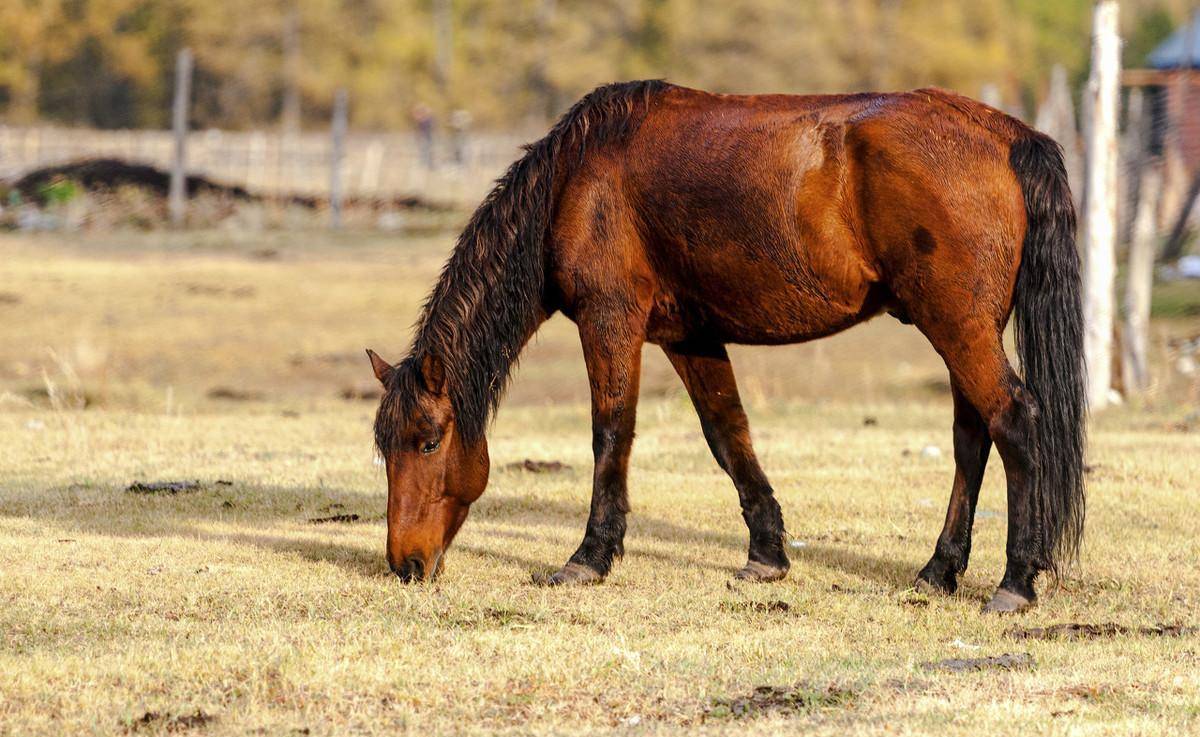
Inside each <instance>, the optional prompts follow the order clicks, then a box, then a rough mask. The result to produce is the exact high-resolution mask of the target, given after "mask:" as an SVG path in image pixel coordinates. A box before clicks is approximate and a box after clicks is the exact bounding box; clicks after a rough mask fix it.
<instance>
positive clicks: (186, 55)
mask: <svg viewBox="0 0 1200 737" xmlns="http://www.w3.org/2000/svg"><path fill="white" fill-rule="evenodd" d="M191 93H192V50H191V49H187V48H184V49H180V50H179V55H178V56H177V57H176V60H175V102H174V105H173V106H172V109H171V130H172V132H173V134H174V137H175V155H174V157H173V158H172V159H171V185H170V190H169V191H168V193H167V209H168V212H169V213H170V216H171V225H173V226H175V227H179V226H181V225H183V219H184V217H185V216H186V215H187V171H186V170H187V129H188V99H189V98H190V97H191Z"/></svg>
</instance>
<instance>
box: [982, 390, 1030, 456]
mask: <svg viewBox="0 0 1200 737" xmlns="http://www.w3.org/2000/svg"><path fill="white" fill-rule="evenodd" d="M1037 419H1038V409H1037V403H1036V402H1035V401H1034V399H1033V395H1032V394H1030V393H1029V391H1028V390H1027V389H1025V388H1024V387H1023V386H1021V385H1019V384H1017V385H1015V386H1014V387H1013V388H1012V391H1011V392H1010V393H1009V401H1008V403H1007V404H1006V405H1005V406H1004V407H1003V409H1001V410H1000V411H999V412H996V413H995V414H993V415H992V416H991V417H990V418H988V422H987V427H988V434H989V435H990V436H991V438H992V442H994V443H995V444H996V448H997V449H998V450H999V451H1000V452H1001V454H1002V456H1003V457H1005V462H1006V463H1008V462H1010V460H1011V461H1016V462H1019V463H1020V464H1021V465H1023V466H1025V467H1027V468H1028V467H1030V466H1032V465H1033V464H1035V463H1036V462H1037V448H1036V444H1035V438H1036V436H1035V433H1034V426H1035V425H1036V423H1037Z"/></svg>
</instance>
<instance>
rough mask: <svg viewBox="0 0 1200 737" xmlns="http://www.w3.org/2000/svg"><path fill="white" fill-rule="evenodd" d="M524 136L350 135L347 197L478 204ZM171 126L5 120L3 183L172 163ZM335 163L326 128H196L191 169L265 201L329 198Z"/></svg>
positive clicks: (344, 177) (0, 132)
mask: <svg viewBox="0 0 1200 737" xmlns="http://www.w3.org/2000/svg"><path fill="white" fill-rule="evenodd" d="M531 137H532V136H524V135H520V134H516V133H495V132H478V133H476V132H465V133H462V134H457V135H449V136H444V137H439V138H437V139H432V138H430V137H428V136H424V135H422V134H421V133H419V132H418V133H387V134H366V133H358V134H355V133H351V134H349V135H347V137H346V141H345V144H344V150H343V155H342V157H341V164H340V167H341V172H340V181H341V183H342V185H341V186H342V188H343V190H344V193H345V195H346V196H347V197H348V198H362V199H391V198H397V197H414V196H415V197H419V198H420V199H422V200H425V201H429V202H435V203H440V204H448V205H455V206H471V205H474V204H475V203H477V202H478V201H479V200H480V199H481V198H482V197H483V196H484V195H485V194H486V193H487V191H488V189H489V188H490V186H491V183H492V181H493V180H495V178H496V177H498V176H499V175H500V174H501V173H502V172H503V171H504V169H505V167H507V166H508V165H509V164H510V163H511V162H512V161H513V160H514V159H516V158H517V157H518V156H519V155H520V146H521V145H522V144H524V143H526V142H527V141H529V140H530V139H531ZM173 146H174V141H173V138H172V134H171V132H170V131H158V130H115V131H105V130H91V129H78V128H59V127H3V126H0V179H5V180H12V179H15V178H17V177H19V176H21V175H23V174H25V173H27V172H30V171H33V170H36V169H39V168H42V167H46V166H54V165H61V164H65V163H69V162H73V161H79V160H82V159H94V158H116V159H121V160H123V161H126V162H130V163H144V164H150V165H152V166H156V167H159V168H161V169H163V170H167V169H169V168H170V165H171V160H172V155H173V150H174V149H173ZM334 160H335V156H334V149H333V140H332V138H331V137H330V136H329V135H328V134H326V133H304V134H300V135H290V136H289V135H284V134H281V133H268V132H263V131H252V132H230V131H219V130H209V131H199V132H192V133H189V134H188V138H187V172H188V174H199V175H203V176H206V177H208V178H210V179H212V180H214V181H218V182H221V183H223V184H229V185H237V186H241V187H245V188H246V189H247V190H249V191H251V192H253V193H255V194H259V195H263V196H266V197H277V196H279V197H283V196H305V197H317V198H326V197H328V196H329V190H330V183H331V181H332V176H331V175H332V172H331V169H332V166H333V162H334Z"/></svg>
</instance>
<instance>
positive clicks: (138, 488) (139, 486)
mask: <svg viewBox="0 0 1200 737" xmlns="http://www.w3.org/2000/svg"><path fill="white" fill-rule="evenodd" d="M203 488H204V485H203V484H201V483H200V482H199V481H134V482H133V483H132V484H130V485H129V487H128V488H127V489H125V491H128V492H131V493H134V494H178V493H180V492H184V491H200V490H201V489H203Z"/></svg>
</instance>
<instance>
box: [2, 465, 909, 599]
mask: <svg viewBox="0 0 1200 737" xmlns="http://www.w3.org/2000/svg"><path fill="white" fill-rule="evenodd" d="M92 491H93V492H94V491H95V490H92ZM243 491H244V495H240V494H239V489H238V487H237V485H236V484H235V485H233V486H216V487H206V488H204V489H203V490H201V491H196V492H189V493H181V494H178V495H175V496H171V497H149V498H147V497H139V496H138V495H136V494H131V493H129V492H126V491H124V490H113V495H114V498H113V500H112V503H110V504H100V505H97V504H95V503H92V504H89V505H87V506H86V507H81V508H80V509H79V515H78V516H72V515H71V514H70V512H71V509H70V507H64V506H63V505H61V504H46V505H41V506H26V508H24V509H22V510H21V511H20V512H17V513H14V512H13V511H11V510H4V509H3V508H0V517H9V518H27V519H28V518H31V519H38V520H41V521H44V522H46V523H50V524H53V525H55V526H56V527H57V528H58V530H60V531H62V532H63V533H65V534H70V533H72V532H78V533H88V534H100V535H111V536H116V537H128V538H141V537H164V536H181V537H191V538H197V539H201V540H206V541H231V542H234V543H237V544H242V545H249V546H252V547H255V548H259V549H262V550H265V551H269V552H273V553H284V554H295V555H298V556H300V557H302V558H304V559H305V560H309V561H312V562H314V563H330V564H333V565H336V566H339V567H340V568H342V569H343V570H345V571H346V572H348V573H351V574H354V575H356V576H363V577H369V578H377V577H386V576H388V575H389V572H388V569H387V565H386V563H385V562H384V556H383V552H382V549H383V540H382V536H381V539H380V545H379V549H378V550H376V549H366V548H364V547H362V546H361V545H356V544H351V543H339V542H337V541H336V540H330V539H328V537H325V539H313V538H312V536H308V535H297V536H295V537H292V536H288V535H282V534H270V533H264V532H239V531H229V532H221V531H212V530H208V529H205V525H207V524H211V523H213V522H222V523H226V524H229V525H232V526H238V525H241V524H245V525H248V526H249V525H255V526H261V525H263V524H287V523H297V524H305V525H307V524H308V520H310V519H312V518H315V517H320V516H322V515H326V514H328V513H329V512H330V510H331V508H334V509H335V510H336V512H338V513H343V514H358V515H359V517H360V519H361V520H362V521H358V522H350V523H341V524H337V525H336V526H335V525H320V526H313V527H312V528H311V529H312V530H314V531H316V530H320V531H323V532H328V531H330V530H337V529H347V528H348V527H351V526H357V525H363V524H374V525H379V526H380V527H381V528H382V523H381V519H382V515H381V511H380V509H378V507H380V506H381V504H380V501H381V500H380V499H378V498H377V497H376V496H375V495H372V494H363V493H360V492H356V491H350V490H345V489H330V488H328V487H321V488H306V487H261V486H252V487H247V488H246V489H244V490H243ZM242 496H244V497H245V498H246V499H247V500H249V501H247V502H246V503H245V506H239V499H240V498H241V497H242ZM587 513H588V507H587V505H586V504H585V503H583V502H582V501H571V500H562V499H545V498H541V497H537V496H534V495H517V496H512V495H499V496H492V497H484V498H483V499H481V500H480V502H478V503H477V504H476V507H475V509H474V510H473V514H472V518H473V521H475V522H476V524H478V523H485V524H486V523H498V524H504V525H508V526H510V527H512V526H516V527H519V528H520V529H519V530H513V529H508V530H493V531H490V532H489V536H492V537H495V538H496V542H495V544H480V543H479V542H478V541H473V542H471V543H469V544H468V543H465V542H463V543H460V544H459V545H457V546H456V547H457V548H458V549H459V550H463V551H466V552H469V553H471V554H473V555H478V556H481V557H490V558H494V559H497V560H501V561H505V562H506V563H508V564H510V565H512V566H515V567H517V568H520V569H523V570H526V571H529V572H531V573H532V572H535V571H544V570H547V569H552V568H555V567H557V566H558V565H561V564H562V562H564V561H565V560H566V557H567V556H569V555H570V552H571V550H573V549H574V548H573V547H572V548H571V550H566V549H564V550H563V559H562V560H544V561H541V560H536V559H534V558H531V557H526V556H522V555H520V554H518V553H514V552H513V548H514V545H513V544H512V542H513V541H514V540H524V541H528V542H543V541H545V539H546V538H545V535H544V534H539V530H542V531H544V530H548V529H554V530H556V531H557V532H558V533H567V534H566V535H565V537H566V538H567V539H569V540H571V543H570V544H571V545H573V544H574V543H575V542H576V541H575V540H574V538H575V536H576V535H582V533H583V529H584V525H585V523H586V520H587ZM468 524H471V522H468ZM558 536H560V537H562V536H564V535H562V534H559V535H558ZM646 538H651V539H653V540H657V541H661V542H665V543H670V544H675V545H680V546H685V547H686V546H689V545H690V546H694V548H695V550H696V554H695V555H686V554H683V555H681V554H679V553H675V552H663V551H659V550H647V549H645V548H644V547H643V546H641V545H639V542H640V541H642V540H645V539H646ZM627 543H628V544H629V545H630V549H631V556H632V555H636V556H637V557H644V558H650V559H654V560H659V561H663V562H666V563H670V564H673V565H686V566H692V567H700V568H704V569H708V570H712V571H714V572H717V573H721V574H731V573H732V572H733V570H734V569H733V568H731V567H729V566H726V565H723V564H720V563H716V562H713V561H712V560H710V559H709V558H708V557H706V556H708V555H710V554H711V549H712V548H714V547H716V548H724V549H725V550H727V551H731V552H736V553H739V554H742V555H744V553H745V551H746V546H747V539H746V531H745V527H744V524H743V522H742V520H741V519H740V517H737V516H731V519H730V521H729V531H728V532H716V531H712V530H704V529H699V528H695V527H689V526H687V525H683V524H679V523H676V522H673V521H670V520H666V519H662V518H659V517H655V516H651V515H646V514H640V513H637V511H636V510H635V511H634V513H633V514H632V515H631V517H630V528H629V537H628V538H627ZM789 554H790V555H791V557H792V559H793V561H794V562H800V561H803V562H807V563H815V564H816V565H819V566H822V567H824V568H828V569H830V570H833V571H838V572H842V573H847V574H850V575H854V576H860V577H865V578H869V579H872V580H874V581H876V582H878V583H880V584H883V585H885V586H888V587H893V588H895V587H900V588H903V587H907V586H908V585H909V584H910V583H911V581H912V578H913V576H914V575H915V573H916V569H917V567H919V564H914V563H912V562H911V561H906V560H900V559H895V558H887V557H881V556H877V555H872V554H870V553H868V552H865V551H857V550H854V549H852V548H851V547H844V546H833V545H813V544H810V545H808V546H807V547H805V548H803V549H801V550H790V551H789Z"/></svg>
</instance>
